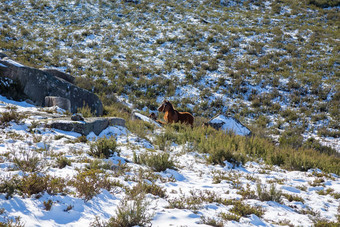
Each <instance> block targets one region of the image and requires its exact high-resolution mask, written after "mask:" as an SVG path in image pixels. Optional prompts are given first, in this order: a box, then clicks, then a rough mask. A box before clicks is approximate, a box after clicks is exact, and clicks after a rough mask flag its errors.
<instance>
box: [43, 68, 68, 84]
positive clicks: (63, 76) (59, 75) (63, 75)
mask: <svg viewBox="0 0 340 227" xmlns="http://www.w3.org/2000/svg"><path fill="white" fill-rule="evenodd" d="M40 70H41V71H44V72H47V73H49V74H51V75H52V76H55V77H57V78H60V79H63V80H66V81H67V82H70V83H71V84H74V81H75V77H74V76H71V75H70V74H67V73H64V72H60V71H59V70H57V69H44V68H42V69H40Z"/></svg>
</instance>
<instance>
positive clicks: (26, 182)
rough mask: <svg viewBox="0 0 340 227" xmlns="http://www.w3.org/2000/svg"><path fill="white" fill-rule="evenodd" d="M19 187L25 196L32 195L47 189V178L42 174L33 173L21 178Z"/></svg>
mask: <svg viewBox="0 0 340 227" xmlns="http://www.w3.org/2000/svg"><path fill="white" fill-rule="evenodd" d="M18 188H19V190H20V193H22V194H23V195H24V196H28V197H31V196H32V195H35V194H39V193H42V192H44V191H46V188H47V182H46V178H45V177H44V176H42V175H40V174H37V173H31V174H29V175H27V176H24V177H23V178H22V179H21V182H20V184H19V186H18Z"/></svg>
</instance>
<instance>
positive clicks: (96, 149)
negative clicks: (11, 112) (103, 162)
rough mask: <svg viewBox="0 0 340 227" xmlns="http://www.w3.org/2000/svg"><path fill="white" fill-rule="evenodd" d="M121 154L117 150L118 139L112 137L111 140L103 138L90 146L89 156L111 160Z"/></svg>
mask: <svg viewBox="0 0 340 227" xmlns="http://www.w3.org/2000/svg"><path fill="white" fill-rule="evenodd" d="M115 152H117V153H118V155H119V153H120V151H119V149H118V148H117V142H116V139H115V138H114V137H113V136H111V137H109V138H107V137H103V138H100V139H98V140H97V141H95V142H93V143H91V144H90V151H89V155H91V156H93V157H96V158H109V157H111V156H112V155H114V154H115Z"/></svg>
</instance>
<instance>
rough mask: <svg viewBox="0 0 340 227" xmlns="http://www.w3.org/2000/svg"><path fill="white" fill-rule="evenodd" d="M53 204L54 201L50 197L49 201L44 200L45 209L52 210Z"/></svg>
mask: <svg viewBox="0 0 340 227" xmlns="http://www.w3.org/2000/svg"><path fill="white" fill-rule="evenodd" d="M52 205H53V201H52V200H50V199H49V200H47V201H44V207H45V210H47V211H49V210H51V208H52Z"/></svg>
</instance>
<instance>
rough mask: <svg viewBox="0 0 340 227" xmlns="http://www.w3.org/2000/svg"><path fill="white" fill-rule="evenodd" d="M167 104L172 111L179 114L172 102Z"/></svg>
mask: <svg viewBox="0 0 340 227" xmlns="http://www.w3.org/2000/svg"><path fill="white" fill-rule="evenodd" d="M167 104H168V105H169V106H170V110H171V111H174V112H178V111H177V110H176V109H175V108H174V106H173V105H172V104H171V102H169V101H167Z"/></svg>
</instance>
